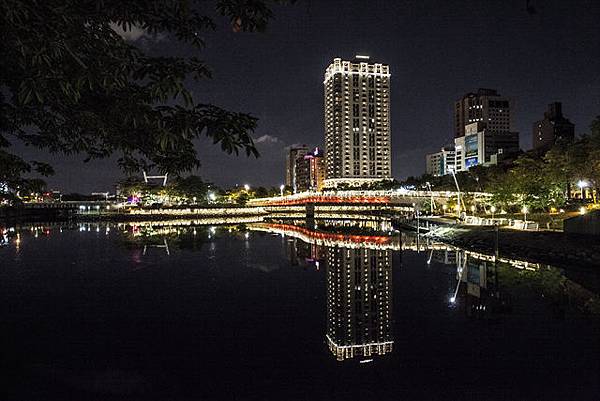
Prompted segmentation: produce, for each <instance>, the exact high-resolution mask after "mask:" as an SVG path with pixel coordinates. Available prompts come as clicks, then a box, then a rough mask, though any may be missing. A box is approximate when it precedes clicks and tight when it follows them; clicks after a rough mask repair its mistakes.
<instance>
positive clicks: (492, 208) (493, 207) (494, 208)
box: [490, 206, 496, 219]
mask: <svg viewBox="0 0 600 401" xmlns="http://www.w3.org/2000/svg"><path fill="white" fill-rule="evenodd" d="M490 210H491V211H492V219H494V213H496V206H492V207H491V208H490Z"/></svg>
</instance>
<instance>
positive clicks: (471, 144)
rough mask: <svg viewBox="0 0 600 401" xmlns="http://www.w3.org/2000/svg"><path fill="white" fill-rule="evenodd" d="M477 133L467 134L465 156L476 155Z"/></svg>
mask: <svg viewBox="0 0 600 401" xmlns="http://www.w3.org/2000/svg"><path fill="white" fill-rule="evenodd" d="M477 145H478V144H477V135H467V136H465V156H467V157H468V156H476V155H477V154H478V153H479V152H478V146H477Z"/></svg>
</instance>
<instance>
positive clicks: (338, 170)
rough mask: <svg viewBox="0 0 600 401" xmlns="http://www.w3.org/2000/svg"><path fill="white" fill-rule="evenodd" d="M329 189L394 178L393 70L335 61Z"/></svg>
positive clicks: (329, 87) (329, 94) (329, 86)
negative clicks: (392, 151) (392, 145)
mask: <svg viewBox="0 0 600 401" xmlns="http://www.w3.org/2000/svg"><path fill="white" fill-rule="evenodd" d="M323 84H324V87H325V158H326V163H327V173H326V181H325V185H326V186H327V187H334V186H336V185H337V184H338V183H341V182H344V183H349V184H351V185H352V184H354V185H356V184H358V185H360V184H361V183H364V182H368V181H373V180H381V179H386V178H390V177H391V174H392V169H391V148H390V146H391V138H390V129H391V127H390V71H389V66H387V65H385V64H380V63H370V62H369V57H368V56H356V58H355V59H354V60H353V61H345V60H342V59H341V58H335V59H334V60H333V62H332V63H331V64H330V65H329V66H328V67H327V70H326V71H325V80H324V81H323Z"/></svg>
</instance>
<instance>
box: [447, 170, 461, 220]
mask: <svg viewBox="0 0 600 401" xmlns="http://www.w3.org/2000/svg"><path fill="white" fill-rule="evenodd" d="M449 170H450V173H451V174H452V178H454V185H456V191H457V194H458V199H457V201H458V204H457V206H458V207H457V209H456V211H457V214H458V218H459V219H460V187H459V186H458V180H457V179H456V174H455V173H454V169H453V168H451V169H449Z"/></svg>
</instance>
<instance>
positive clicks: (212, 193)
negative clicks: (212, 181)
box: [208, 192, 217, 202]
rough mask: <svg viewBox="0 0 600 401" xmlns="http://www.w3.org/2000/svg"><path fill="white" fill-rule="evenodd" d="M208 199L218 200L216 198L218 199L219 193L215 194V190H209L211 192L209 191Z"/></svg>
mask: <svg viewBox="0 0 600 401" xmlns="http://www.w3.org/2000/svg"><path fill="white" fill-rule="evenodd" d="M208 199H209V200H210V201H211V202H214V201H216V200H217V195H215V193H214V192H209V193H208Z"/></svg>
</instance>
